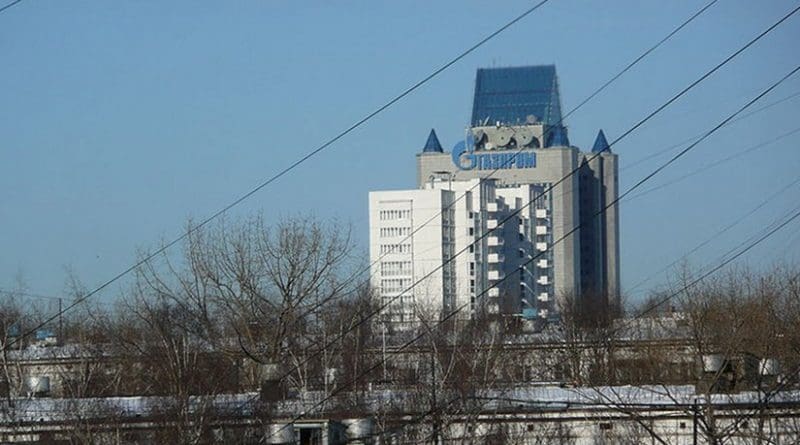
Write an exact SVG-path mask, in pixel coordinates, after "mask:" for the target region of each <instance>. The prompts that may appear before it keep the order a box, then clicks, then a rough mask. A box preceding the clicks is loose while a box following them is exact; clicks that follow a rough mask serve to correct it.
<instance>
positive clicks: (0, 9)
mask: <svg viewBox="0 0 800 445" xmlns="http://www.w3.org/2000/svg"><path fill="white" fill-rule="evenodd" d="M21 1H22V0H14V1H13V2H11V3H9V4H7V5H5V6H3V7H2V8H0V13H2V12H4V11H5V10H6V9H8V8H10V7H12V6H14V5H16V4H17V3H19V2H21Z"/></svg>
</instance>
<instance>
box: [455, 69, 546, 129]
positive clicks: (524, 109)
mask: <svg viewBox="0 0 800 445" xmlns="http://www.w3.org/2000/svg"><path fill="white" fill-rule="evenodd" d="M531 116H533V117H534V118H535V120H536V121H537V122H540V123H543V124H545V125H558V126H560V125H561V98H560V97H559V93H558V78H557V77H556V67H555V66H554V65H539V66H522V67H512V68H481V69H479V70H478V75H477V77H476V79H475V98H474V100H473V102H472V121H471V122H472V126H475V127H477V126H483V125H494V124H496V123H497V122H500V123H501V124H503V125H523V124H526V123H533V122H531Z"/></svg>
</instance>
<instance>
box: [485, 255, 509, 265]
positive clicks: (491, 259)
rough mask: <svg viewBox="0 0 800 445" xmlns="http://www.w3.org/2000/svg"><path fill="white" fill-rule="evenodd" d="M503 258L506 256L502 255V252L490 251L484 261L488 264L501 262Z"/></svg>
mask: <svg viewBox="0 0 800 445" xmlns="http://www.w3.org/2000/svg"><path fill="white" fill-rule="evenodd" d="M505 260H506V256H505V255H503V254H502V253H490V254H489V255H487V256H486V261H487V262H488V263H489V264H493V263H495V264H496V263H502V262H503V261H505Z"/></svg>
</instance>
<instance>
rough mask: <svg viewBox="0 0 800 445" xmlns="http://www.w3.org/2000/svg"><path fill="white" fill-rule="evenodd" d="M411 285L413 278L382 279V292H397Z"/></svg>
mask: <svg viewBox="0 0 800 445" xmlns="http://www.w3.org/2000/svg"><path fill="white" fill-rule="evenodd" d="M410 287H411V278H390V279H387V280H381V294H382V295H386V294H395V293H398V292H403V291H404V290H406V289H408V288H410Z"/></svg>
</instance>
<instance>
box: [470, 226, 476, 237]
mask: <svg viewBox="0 0 800 445" xmlns="http://www.w3.org/2000/svg"><path fill="white" fill-rule="evenodd" d="M472 235H475V228H474V227H470V228H469V236H472Z"/></svg>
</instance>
